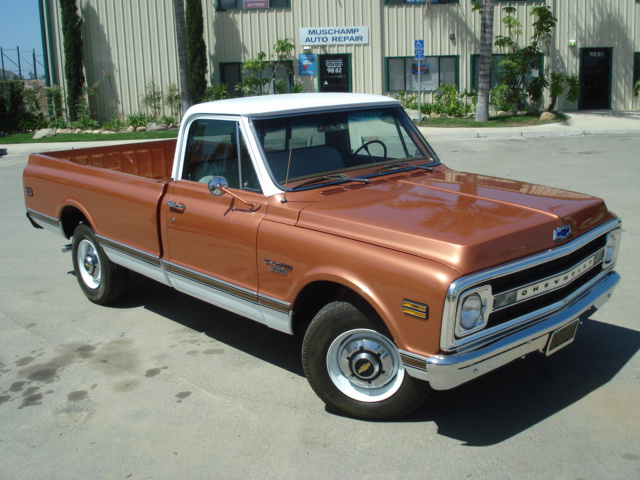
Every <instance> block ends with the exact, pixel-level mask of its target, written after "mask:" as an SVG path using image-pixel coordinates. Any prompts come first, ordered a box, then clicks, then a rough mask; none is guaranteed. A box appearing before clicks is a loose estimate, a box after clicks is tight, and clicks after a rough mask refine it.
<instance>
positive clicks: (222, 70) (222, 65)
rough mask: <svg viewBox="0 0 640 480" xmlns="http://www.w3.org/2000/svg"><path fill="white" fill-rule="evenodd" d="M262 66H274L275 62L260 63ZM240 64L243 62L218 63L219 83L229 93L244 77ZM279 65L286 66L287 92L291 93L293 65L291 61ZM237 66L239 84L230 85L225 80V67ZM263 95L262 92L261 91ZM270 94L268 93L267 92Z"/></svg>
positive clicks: (233, 90)
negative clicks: (225, 85)
mask: <svg viewBox="0 0 640 480" xmlns="http://www.w3.org/2000/svg"><path fill="white" fill-rule="evenodd" d="M262 63H263V65H265V66H269V64H270V63H273V64H274V66H275V63H276V62H275V61H269V62H262ZM242 64H243V62H218V67H219V68H220V83H226V84H227V87H228V89H229V92H235V87H236V85H238V83H240V82H242V79H243V78H244V77H245V74H244V71H243V68H242ZM280 64H287V68H288V69H289V70H288V73H289V75H287V78H288V80H289V91H291V88H293V86H294V85H295V82H294V73H295V72H294V70H293V69H294V63H293V60H284V61H281V62H280ZM231 65H233V66H237V67H238V71H239V78H240V82H238V83H236V84H235V85H231V84H230V83H229V81H228V80H227V79H226V78H225V66H231ZM263 93H265V92H264V90H263ZM269 93H270V92H269Z"/></svg>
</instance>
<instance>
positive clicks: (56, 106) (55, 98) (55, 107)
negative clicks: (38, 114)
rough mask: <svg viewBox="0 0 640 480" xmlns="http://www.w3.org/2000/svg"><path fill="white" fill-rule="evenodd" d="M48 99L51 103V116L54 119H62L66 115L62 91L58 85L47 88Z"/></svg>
mask: <svg viewBox="0 0 640 480" xmlns="http://www.w3.org/2000/svg"><path fill="white" fill-rule="evenodd" d="M45 93H46V94H47V98H48V100H49V102H50V103H51V116H52V117H53V118H61V117H62V114H63V113H64V112H63V110H62V89H61V88H60V87H59V86H58V85H54V86H52V87H47V88H45Z"/></svg>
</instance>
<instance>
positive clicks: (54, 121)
mask: <svg viewBox="0 0 640 480" xmlns="http://www.w3.org/2000/svg"><path fill="white" fill-rule="evenodd" d="M67 125H68V124H67V121H66V120H65V119H64V118H62V117H58V118H55V117H54V118H49V128H67Z"/></svg>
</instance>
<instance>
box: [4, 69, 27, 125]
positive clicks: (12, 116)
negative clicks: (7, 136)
mask: <svg viewBox="0 0 640 480" xmlns="http://www.w3.org/2000/svg"><path fill="white" fill-rule="evenodd" d="M23 93H24V84H23V83H22V82H21V81H20V80H8V81H6V82H0V131H11V130H16V129H17V128H18V122H19V121H20V119H21V118H22V116H23V115H24V105H23Z"/></svg>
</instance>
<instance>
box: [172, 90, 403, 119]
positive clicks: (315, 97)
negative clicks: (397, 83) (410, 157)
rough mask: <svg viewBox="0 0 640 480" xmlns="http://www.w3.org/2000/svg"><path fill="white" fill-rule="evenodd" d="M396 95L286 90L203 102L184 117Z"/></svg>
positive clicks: (366, 102)
mask: <svg viewBox="0 0 640 480" xmlns="http://www.w3.org/2000/svg"><path fill="white" fill-rule="evenodd" d="M399 104H400V102H399V101H398V100H396V99H394V98H391V97H386V96H384V95H370V94H363V93H287V94H282V95H261V96H256V97H242V98H231V99H228V100H218V101H215V102H207V103H200V104H197V105H194V106H192V107H191V108H189V110H188V111H187V113H186V114H185V118H187V117H189V116H190V115H194V114H218V115H242V116H247V117H264V116H272V115H281V114H288V113H294V112H295V113H305V112H316V111H319V110H336V109H341V108H345V107H347V108H348V107H368V106H391V105H399Z"/></svg>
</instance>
